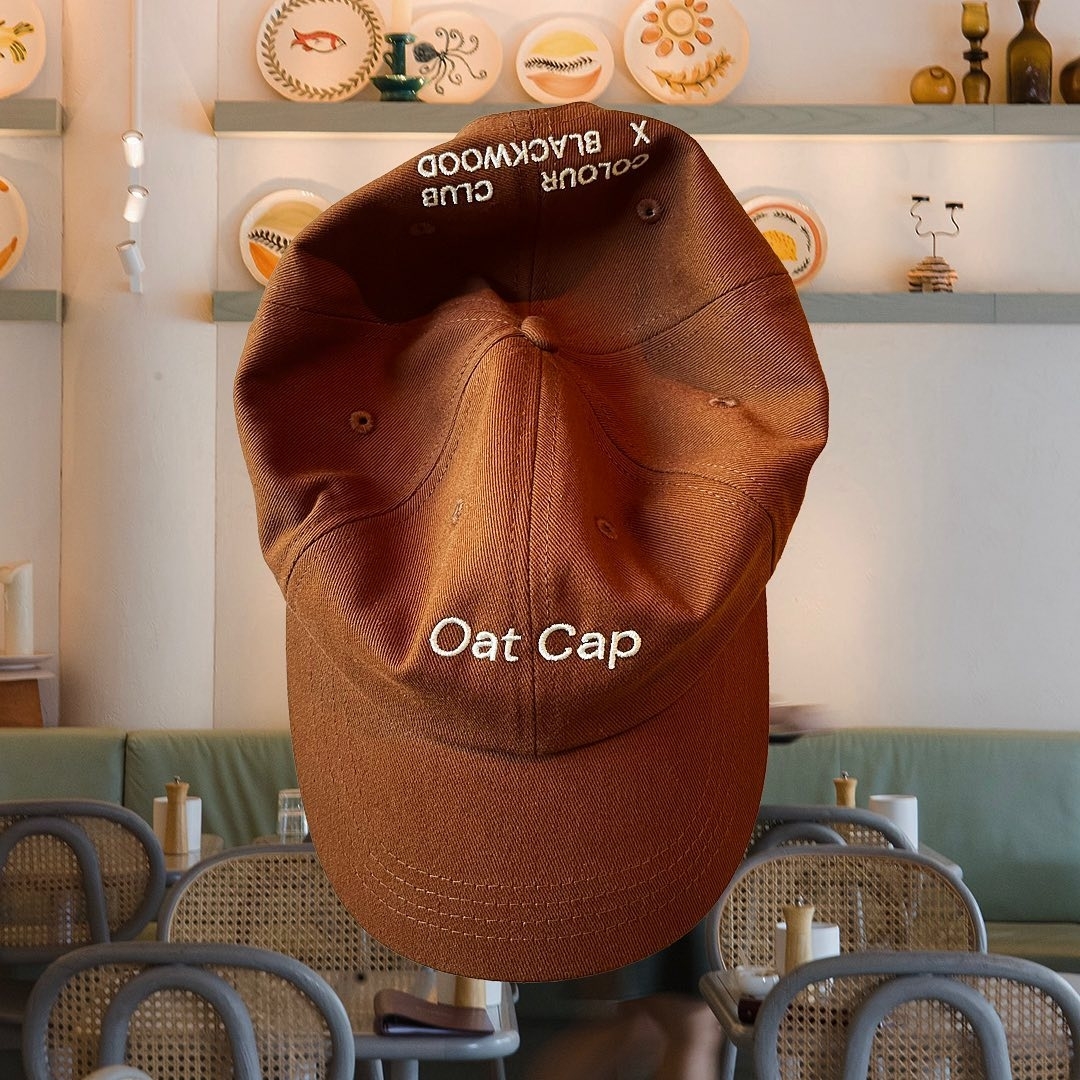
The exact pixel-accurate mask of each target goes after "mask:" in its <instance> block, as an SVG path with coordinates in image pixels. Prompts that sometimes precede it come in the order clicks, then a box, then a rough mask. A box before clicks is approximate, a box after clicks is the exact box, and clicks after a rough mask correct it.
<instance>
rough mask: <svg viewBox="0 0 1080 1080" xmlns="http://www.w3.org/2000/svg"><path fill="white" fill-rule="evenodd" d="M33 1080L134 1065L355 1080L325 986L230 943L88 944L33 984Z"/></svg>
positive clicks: (169, 1073) (196, 1078) (345, 1030)
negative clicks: (109, 1066) (103, 1067)
mask: <svg viewBox="0 0 1080 1080" xmlns="http://www.w3.org/2000/svg"><path fill="white" fill-rule="evenodd" d="M23 1062H24V1067H25V1069H26V1073H27V1077H28V1080H79V1078H81V1077H85V1076H86V1075H87V1074H89V1073H91V1072H92V1071H93V1070H94V1069H96V1068H99V1067H102V1066H108V1065H130V1066H134V1067H135V1068H137V1069H142V1070H144V1071H145V1072H147V1073H149V1074H150V1075H151V1076H153V1077H157V1078H158V1080H164V1078H166V1077H167V1078H168V1080H223V1078H226V1077H234V1078H235V1080H262V1078H263V1077H282V1078H284V1077H289V1078H294V1077H304V1078H309V1080H351V1078H352V1076H353V1073H354V1069H355V1058H354V1053H353V1038H352V1031H351V1029H350V1026H349V1018H348V1016H347V1015H346V1014H345V1009H344V1006H343V1005H342V1004H341V1002H340V1000H338V997H337V995H336V994H334V992H333V990H332V989H331V988H330V987H329V986H328V985H327V983H326V982H325V980H323V979H322V978H320V977H319V976H318V975H317V974H316V973H315V972H313V971H312V970H311V969H310V968H307V967H305V966H304V965H303V964H301V963H299V962H298V961H296V960H294V959H292V958H291V957H288V956H282V955H281V954H280V953H274V952H269V951H268V950H265V949H250V948H246V947H243V946H237V945H168V944H162V943H160V942H156V941H136V942H116V943H113V944H109V945H88V946H86V947H85V948H82V949H77V950H75V951H74V952H71V953H68V954H67V955H66V956H64V957H62V958H61V959H59V960H57V961H55V962H54V963H53V964H51V965H50V966H49V967H48V968H47V969H46V971H45V972H44V974H43V975H42V976H41V978H40V979H38V982H37V984H36V985H35V987H34V991H33V993H32V994H31V995H30V1001H29V1004H28V1008H27V1016H26V1024H25V1027H24V1030H23Z"/></svg>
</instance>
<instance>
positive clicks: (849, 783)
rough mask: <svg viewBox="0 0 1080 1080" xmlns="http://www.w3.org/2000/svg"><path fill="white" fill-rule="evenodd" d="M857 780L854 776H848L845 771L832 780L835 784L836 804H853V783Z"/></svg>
mask: <svg viewBox="0 0 1080 1080" xmlns="http://www.w3.org/2000/svg"><path fill="white" fill-rule="evenodd" d="M858 782H859V781H858V780H856V779H855V777H854V776H849V775H848V774H847V772H846V771H845V772H842V773H841V774H840V775H839V776H837V777H836V778H835V779H834V780H833V784H834V785H835V786H836V805H837V806H854V805H855V785H856V784H857V783H858Z"/></svg>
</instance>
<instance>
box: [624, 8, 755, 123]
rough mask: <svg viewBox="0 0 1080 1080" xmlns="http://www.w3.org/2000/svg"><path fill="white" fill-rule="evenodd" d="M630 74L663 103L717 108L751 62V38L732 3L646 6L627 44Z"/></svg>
mask: <svg viewBox="0 0 1080 1080" xmlns="http://www.w3.org/2000/svg"><path fill="white" fill-rule="evenodd" d="M623 55H624V57H625V59H626V66H627V68H628V69H629V70H630V74H631V75H633V76H634V78H635V79H636V80H637V81H638V83H639V84H640V85H641V86H642V87H643V88H644V89H645V90H646V91H647V92H648V93H649V94H651V95H652V96H653V97H654V98H656V99H657V101H663V102H666V103H667V104H671V105H711V104H713V103H714V102H717V101H721V100H722V99H723V98H725V97H727V96H728V94H730V93H731V91H732V90H734V89H735V87H736V86H738V85H739V81H740V80H741V79H742V77H743V75H745V74H746V68H747V64H748V62H749V59H750V32H749V31H748V30H747V28H746V23H745V22H744V21H743V17H742V16H741V15H740V14H739V12H738V10H737V9H736V8H735V6H734V5H733V4H732V3H731V2H730V0H644V2H643V3H642V4H640V5H639V6H638V7H637V8H636V9H635V10H634V13H633V14H632V15H631V16H630V20H629V21H628V22H627V24H626V34H625V37H624V38H623Z"/></svg>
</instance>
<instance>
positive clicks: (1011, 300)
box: [214, 289, 1080, 324]
mask: <svg viewBox="0 0 1080 1080" xmlns="http://www.w3.org/2000/svg"><path fill="white" fill-rule="evenodd" d="M800 298H801V299H802V303H803V309H804V310H805V311H806V317H807V319H808V320H809V321H810V322H812V323H1043V324H1049V323H1055V324H1074V323H1080V293H902V292H895V293H827V292H817V293H815V292H804V293H802V294H801V296H800ZM261 299H262V291H261V290H260V289H254V290H252V291H250V292H216V293H214V321H215V322H250V321H251V319H252V318H253V317H254V315H255V309H256V308H257V307H258V306H259V301H260V300H261Z"/></svg>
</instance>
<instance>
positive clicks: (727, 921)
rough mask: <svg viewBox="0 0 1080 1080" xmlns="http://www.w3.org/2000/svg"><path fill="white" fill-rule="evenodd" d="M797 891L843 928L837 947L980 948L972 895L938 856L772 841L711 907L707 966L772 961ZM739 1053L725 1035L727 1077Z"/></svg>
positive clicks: (820, 915) (981, 929)
mask: <svg viewBox="0 0 1080 1080" xmlns="http://www.w3.org/2000/svg"><path fill="white" fill-rule="evenodd" d="M800 898H801V899H803V900H804V901H805V902H807V903H812V904H813V905H814V908H815V915H814V918H815V919H816V920H818V921H821V922H831V923H836V924H837V925H838V926H839V927H840V948H841V951H842V952H863V951H866V950H871V949H890V950H905V951H911V950H956V951H968V952H985V951H986V925H985V923H984V922H983V917H982V913H981V912H980V911H979V906H978V904H977V903H976V902H975V898H974V897H973V896H972V895H971V891H970V890H969V889H968V888H967V886H966V885H965V884H964V883H963V882H962V881H961V880H960V879H959V878H957V877H954V876H953V875H952V874H950V873H948V872H947V871H945V870H943V869H942V868H941V866H940V865H939V864H938V863H936V862H935V861H934V860H932V859H930V858H927V857H926V856H923V855H919V854H918V853H916V852H913V851H901V850H897V849H893V848H885V847H856V846H853V845H835V844H812V845H799V846H791V847H784V846H782V847H776V848H772V849H771V850H768V851H765V852H762V853H761V854H760V855H754V856H751V857H750V858H748V859H747V860H746V861H744V862H743V864H742V865H741V866H740V867H739V869H738V870H737V871H736V873H735V876H734V878H732V880H731V883H730V884H729V885H728V887H727V888H726V889H725V890H724V893H723V895H722V896H721V897H720V899H719V900H718V901H717V903H716V905H715V906H714V907H713V909H712V911H711V912H710V913H709V917H708V922H707V939H706V940H707V945H708V949H709V960H710V964H711V966H712V967H713V968H714V969H721V968H726V969H728V970H734V969H735V968H736V967H737V966H739V965H740V964H745V965H755V966H771V965H772V962H773V938H774V934H775V929H776V924H777V923H778V922H780V921H782V920H783V917H784V916H783V908H784V905H785V904H789V903H793V902H795V901H796V900H798V899H800ZM736 1053H737V1047H736V1045H735V1043H734V1042H733V1041H731V1040H730V1039H727V1040H725V1042H724V1046H723V1051H722V1056H721V1073H722V1075H723V1076H725V1077H730V1076H732V1075H733V1073H734V1068H735V1057H736ZM815 1080H816V1078H815Z"/></svg>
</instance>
